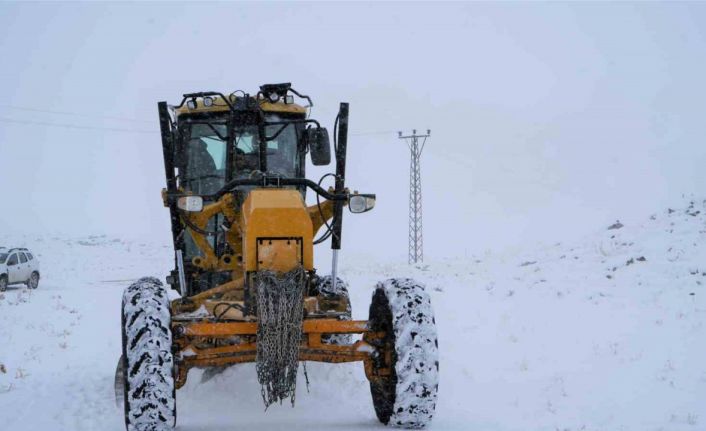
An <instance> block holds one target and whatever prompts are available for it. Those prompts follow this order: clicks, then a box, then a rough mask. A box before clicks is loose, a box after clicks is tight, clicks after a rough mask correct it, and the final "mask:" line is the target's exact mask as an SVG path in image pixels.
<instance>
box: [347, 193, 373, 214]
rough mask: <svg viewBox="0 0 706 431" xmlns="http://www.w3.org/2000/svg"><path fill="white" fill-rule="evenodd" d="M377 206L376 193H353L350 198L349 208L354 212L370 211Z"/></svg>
mask: <svg viewBox="0 0 706 431" xmlns="http://www.w3.org/2000/svg"><path fill="white" fill-rule="evenodd" d="M374 207H375V195H351V196H350V197H349V198H348V209H350V210H351V212H352V213H353V214H360V213H364V212H366V211H370V210H371V209H373V208H374Z"/></svg>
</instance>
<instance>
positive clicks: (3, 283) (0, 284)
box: [0, 275, 7, 292]
mask: <svg viewBox="0 0 706 431" xmlns="http://www.w3.org/2000/svg"><path fill="white" fill-rule="evenodd" d="M6 290H7V276H6V275H0V292H4V291H6Z"/></svg>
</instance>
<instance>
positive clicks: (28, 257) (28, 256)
mask: <svg viewBox="0 0 706 431" xmlns="http://www.w3.org/2000/svg"><path fill="white" fill-rule="evenodd" d="M26 254H27V259H29V260H32V259H34V256H32V253H26Z"/></svg>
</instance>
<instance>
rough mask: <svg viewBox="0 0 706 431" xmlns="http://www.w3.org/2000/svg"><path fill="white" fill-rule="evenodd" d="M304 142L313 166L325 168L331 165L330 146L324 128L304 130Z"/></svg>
mask: <svg viewBox="0 0 706 431" xmlns="http://www.w3.org/2000/svg"><path fill="white" fill-rule="evenodd" d="M304 140H305V141H306V145H307V146H308V147H309V152H310V153H311V162H312V163H313V164H314V166H325V165H328V164H329V163H331V144H330V142H329V140H328V131H327V130H326V128H325V127H320V128H315V129H314V128H310V129H306V130H304Z"/></svg>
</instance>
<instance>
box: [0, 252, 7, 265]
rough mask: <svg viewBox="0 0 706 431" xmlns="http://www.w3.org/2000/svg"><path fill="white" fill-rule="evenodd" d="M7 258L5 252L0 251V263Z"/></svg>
mask: <svg viewBox="0 0 706 431" xmlns="http://www.w3.org/2000/svg"><path fill="white" fill-rule="evenodd" d="M6 259H7V253H0V263H5V260H6Z"/></svg>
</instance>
